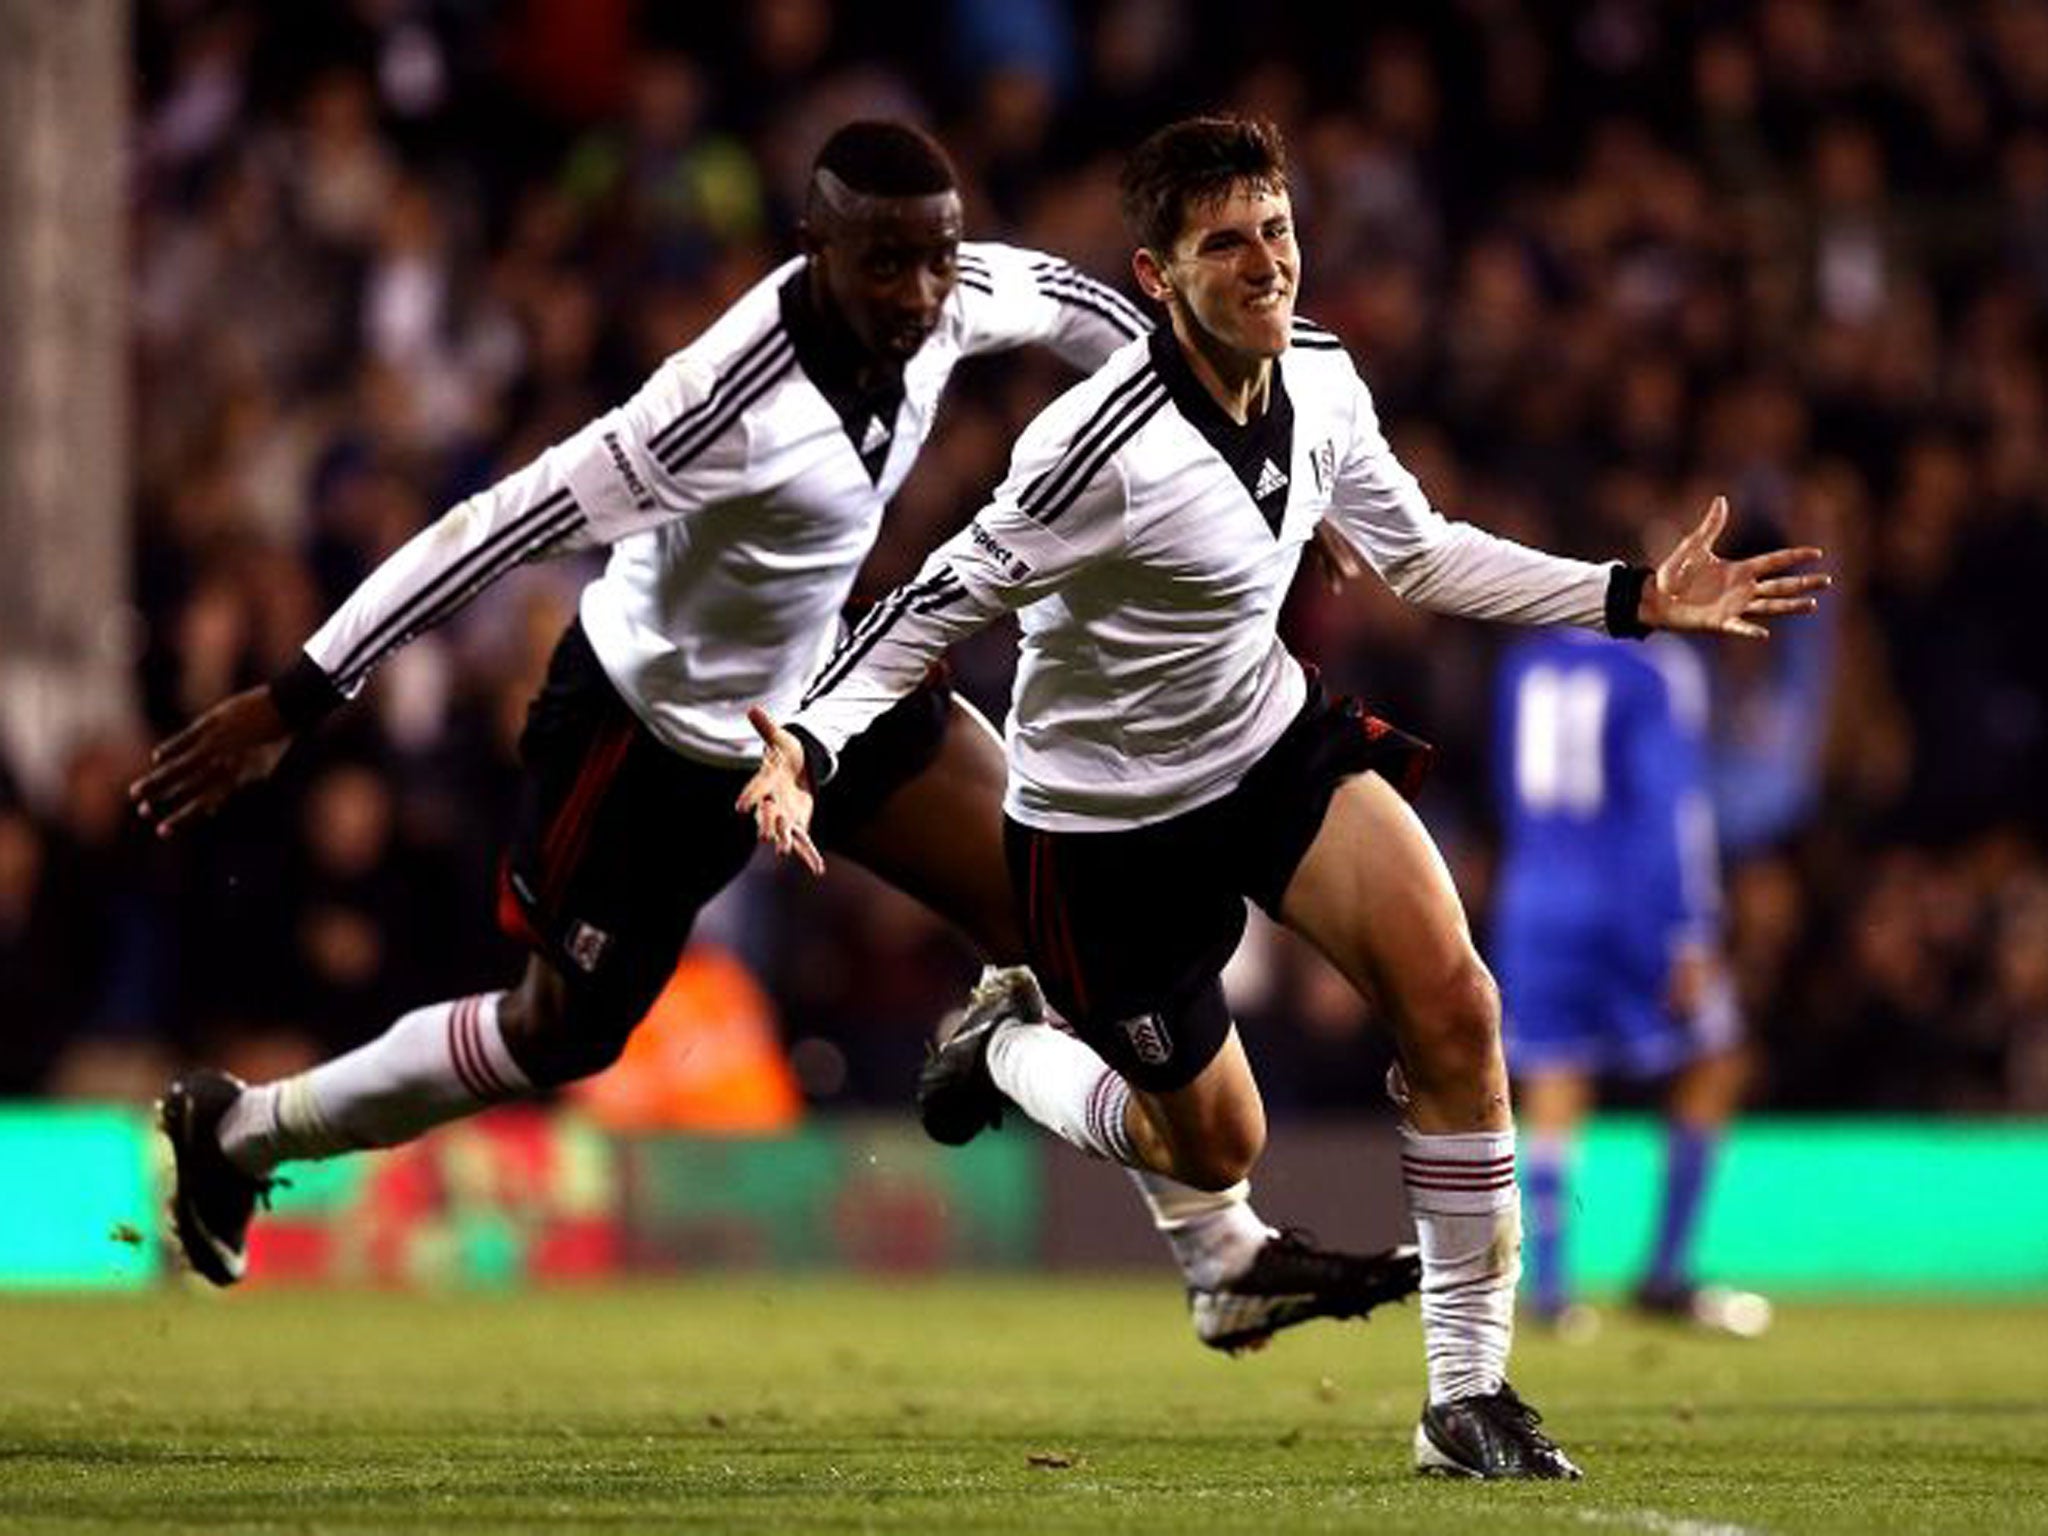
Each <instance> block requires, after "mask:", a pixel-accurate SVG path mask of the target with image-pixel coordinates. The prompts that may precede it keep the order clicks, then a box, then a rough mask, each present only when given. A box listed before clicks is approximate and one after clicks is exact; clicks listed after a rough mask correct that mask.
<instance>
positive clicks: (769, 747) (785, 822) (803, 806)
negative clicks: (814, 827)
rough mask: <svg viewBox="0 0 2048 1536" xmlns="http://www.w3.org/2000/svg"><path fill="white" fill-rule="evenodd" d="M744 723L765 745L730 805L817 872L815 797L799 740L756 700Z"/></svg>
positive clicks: (821, 863) (820, 865) (765, 838)
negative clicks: (813, 833)
mask: <svg viewBox="0 0 2048 1536" xmlns="http://www.w3.org/2000/svg"><path fill="white" fill-rule="evenodd" d="M747 723H748V724H749V725H751V726H752V727H753V728H754V731H755V734H757V735H758V736H759V737H760V738H761V740H762V742H763V743H764V744H765V749H764V750H763V751H762V753H761V766H760V767H759V768H756V769H755V770H754V776H753V777H752V778H751V779H749V780H747V787H746V788H745V789H743V790H741V791H740V798H739V801H738V803H737V805H736V806H735V807H734V809H736V810H738V811H739V812H740V813H741V814H742V815H747V814H752V816H753V818H754V831H755V832H756V833H757V834H758V835H759V837H760V839H761V841H762V842H764V843H766V844H768V846H769V847H771V848H773V849H774V850H775V851H776V852H777V853H779V854H782V855H784V856H785V857H787V856H788V855H790V854H794V855H796V857H797V858H798V859H800V860H802V861H803V866H804V868H806V869H808V870H809V871H810V872H811V873H812V874H814V875H822V874H823V873H825V860H824V857H823V855H821V854H820V853H819V852H818V845H817V844H816V843H814V842H812V841H811V808H812V806H813V805H814V804H815V803H816V796H814V795H813V794H812V793H811V789H810V775H809V772H808V769H807V767H806V765H805V763H804V744H803V743H802V742H800V741H798V740H797V739H796V737H794V736H792V735H791V734H790V733H789V732H788V731H785V730H784V729H783V728H782V727H781V726H779V725H777V724H776V723H775V722H774V721H773V720H771V719H770V718H769V717H768V711H767V710H765V709H763V708H761V706H760V705H758V704H756V705H755V706H754V707H753V708H752V709H749V710H748V711H747Z"/></svg>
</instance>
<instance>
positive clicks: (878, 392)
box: [778, 266, 903, 483]
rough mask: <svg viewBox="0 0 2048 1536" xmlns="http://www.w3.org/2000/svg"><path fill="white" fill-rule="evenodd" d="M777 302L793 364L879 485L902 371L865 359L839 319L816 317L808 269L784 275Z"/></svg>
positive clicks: (893, 435)
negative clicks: (815, 388)
mask: <svg viewBox="0 0 2048 1536" xmlns="http://www.w3.org/2000/svg"><path fill="white" fill-rule="evenodd" d="M778 298H779V300H780V302H781V306H782V326H783V329H784V330H786V331H788V332H789V339H790V343H791V344H792V345H793V346H794V347H795V348H796V361H797V366H798V367H799V368H801V369H803V371H804V374H805V376H806V377H807V378H809V379H810V381H811V382H812V383H813V384H815V385H817V386H818V393H819V394H821V395H823V396H824V397H825V400H826V402H827V403H828V404H829V405H830V406H831V407H832V409H833V411H834V412H835V413H836V414H837V415H838V417H839V424H840V425H841V426H842V427H844V428H845V429H846V435H847V437H848V439H849V440H851V442H852V443H853V451H854V452H855V453H857V454H858V455H860V462H861V466H862V467H863V468H864V469H866V470H867V472H868V479H869V480H870V481H871V482H875V483H879V482H880V480H881V478H882V466H883V465H884V464H886V463H888V461H889V447H890V445H891V444H892V443H894V442H895V440H896V412H897V411H898V410H899V409H900V408H901V407H902V405H903V370H902V369H901V368H897V367H894V366H892V365H890V364H888V363H886V362H882V361H880V360H878V359H876V358H874V357H872V356H870V355H869V353H868V351H867V349H866V348H865V347H863V346H862V345H861V344H860V343H859V342H858V341H856V340H854V336H853V332H852V331H850V330H848V329H847V326H846V322H845V321H843V320H841V319H840V318H839V317H838V316H836V315H825V314H821V313H819V310H818V306H817V304H816V303H815V302H814V301H813V299H812V298H811V272H810V268H809V267H808V266H803V267H799V268H797V269H796V271H794V272H792V273H791V274H790V275H789V279H788V281H786V282H785V283H783V285H782V290H781V293H780V294H779V295H778Z"/></svg>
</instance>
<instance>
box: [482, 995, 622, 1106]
mask: <svg viewBox="0 0 2048 1536" xmlns="http://www.w3.org/2000/svg"><path fill="white" fill-rule="evenodd" d="M641 1011H644V1010H641ZM638 1019H639V1012H632V1013H631V1014H630V1016H628V1015H627V1012H626V1010H623V1009H621V1008H618V1007H615V1006H607V1005H606V1004H605V1003H604V1002H603V1001H602V1000H601V999H596V998H592V997H588V996H578V995H576V994H574V993H572V992H571V991H570V989H569V988H568V987H567V985H566V984H564V983H563V981H562V980H561V978H560V977H559V976H557V975H556V974H555V973H554V972H553V971H552V970H549V969H547V968H546V967H543V966H539V965H535V966H533V967H531V968H530V969H529V970H528V972H527V976H526V979H525V980H524V981H522V982H521V983H520V985H519V986H517V987H515V988H513V989H512V990H511V991H509V992H507V993H506V994H505V995H504V997H503V998H502V999H501V1000H500V1002H499V1004H498V1023H499V1028H500V1029H501V1030H502V1031H503V1033H504V1036H505V1044H506V1047H507V1048H508V1049H509V1050H510V1051H511V1052H512V1059H513V1060H514V1061H516V1062H518V1064H519V1067H520V1070H521V1071H523V1072H524V1073H525V1074H526V1077H527V1080H528V1081H529V1082H531V1083H532V1084H533V1085H534V1087H536V1088H543V1089H545V1088H559V1087H561V1086H562V1085H563V1084H565V1083H573V1082H575V1081H576V1080H577V1079H578V1078H583V1077H589V1076H591V1075H592V1074H593V1073H597V1072H602V1071H603V1070H604V1069H605V1068H607V1067H609V1066H610V1065H611V1064H612V1063H613V1062H615V1061H617V1060H618V1059H619V1055H620V1053H621V1052H623V1051H624V1050H625V1048H626V1039H627V1037H628V1036H629V1035H630V1034H632V1032H633V1025H634V1024H635V1023H636V1022H637V1021H638Z"/></svg>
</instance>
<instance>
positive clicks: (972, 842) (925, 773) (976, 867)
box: [840, 698, 1024, 965]
mask: <svg viewBox="0 0 2048 1536" xmlns="http://www.w3.org/2000/svg"><path fill="white" fill-rule="evenodd" d="M1003 784H1004V768H1003V744H1002V740H1001V738H1000V737H998V736H997V735H996V733H995V729H994V728H993V727H992V726H990V724H989V723H988V721H987V720H986V719H984V718H983V717H982V715H981V714H980V712H979V711H977V710H975V709H974V708H973V707H972V706H971V705H968V704H966V703H964V702H962V701H961V700H960V699H958V698H955V699H953V700H952V701H951V704H950V707H949V710H948V713H947V717H946V734H945V738H944V740H943V741H942V742H941V743H940V746H939V750H938V753H937V755H936V756H934V757H933V758H932V760H931V762H929V763H928V764H926V765H925V767H924V768H923V769H922V770H921V771H920V772H919V773H918V774H917V776H916V777H914V778H912V779H910V780H908V781H906V782H905V783H904V784H903V785H902V786H901V787H900V788H898V789H897V790H896V791H895V792H894V793H893V794H891V795H890V796H889V798H888V799H886V800H884V801H883V802H882V804H881V806H880V808H879V809H878V810H877V811H876V812H875V813H874V815H872V816H870V817H868V818H867V820H866V821H864V822H862V823H861V825H860V826H859V828H857V829H856V830H855V831H853V832H852V833H850V834H848V835H847V836H845V837H844V838H842V839H841V844H840V845H841V847H842V848H843V849H844V851H845V852H846V853H847V854H849V855H850V856H851V857H853V858H854V859H856V860H858V861H859V862H860V863H861V864H862V865H864V866H865V867H866V868H868V869H870V870H872V871H874V873H876V874H878V875H880V876H881V877H882V878H883V879H884V880H887V881H888V882H889V883H890V884H891V885H893V886H895V887H896V888H897V889H898V890H901V891H904V892H906V893H907V894H909V895H911V896H914V897H916V898H917V899H918V900H919V901H921V902H923V903H924V904H925V905H926V906H928V907H930V908H931V909H932V910H933V911H934V912H936V913H938V914H939V915H940V916H941V917H943V918H945V919H946V920H947V921H948V922H950V923H953V924H954V925H955V926H957V927H958V928H960V929H961V930H962V931H963V932H964V933H965V934H966V935H967V937H968V939H969V940H970V941H971V942H972V943H973V944H974V946H975V948H976V949H977V950H979V951H980V952H981V955H982V957H983V958H984V959H986V960H988V961H990V962H991V963H993V964H996V965H1014V964H1018V963H1021V962H1022V961H1023V959H1024V934H1023V929H1022V926H1021V925H1020V924H1019V922H1018V918H1017V913H1016V908H1015V903H1014V899H1013V897H1012V895H1011V891H1010V880H1009V874H1008V872H1007V871H1006V870H1005V868H1004V864H1003Z"/></svg>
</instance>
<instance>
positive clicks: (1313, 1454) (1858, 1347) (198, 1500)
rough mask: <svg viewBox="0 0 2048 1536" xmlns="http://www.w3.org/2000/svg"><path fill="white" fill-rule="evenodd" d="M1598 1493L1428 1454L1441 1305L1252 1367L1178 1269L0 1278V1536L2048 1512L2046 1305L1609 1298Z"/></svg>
mask: <svg viewBox="0 0 2048 1536" xmlns="http://www.w3.org/2000/svg"><path fill="white" fill-rule="evenodd" d="M1516 1377H1517V1380H1518V1382H1519V1384H1520V1385H1521V1387H1522V1388H1523V1390H1524V1392H1525V1394H1526V1395H1527V1396H1529V1397H1530V1398H1531V1400H1533V1401H1535V1402H1537V1403H1538V1404H1540V1405H1541V1406H1542V1408H1543V1409H1544V1411H1545V1413H1546V1414H1547V1415H1548V1418H1547V1425H1548V1427H1549V1428H1551V1429H1553V1430H1554V1431H1555V1432H1556V1434H1557V1436H1558V1438H1559V1439H1560V1440H1561V1441H1562V1442H1563V1443H1564V1444H1565V1445H1566V1446H1567V1447H1568V1448H1569V1449H1570V1450H1571V1451H1572V1452H1573V1454H1574V1455H1576V1456H1577V1457H1578V1458H1579V1459H1580V1461H1581V1462H1582V1463H1583V1464H1584V1466H1585V1467H1586V1469H1587V1473H1588V1480H1587V1481H1586V1482H1585V1483H1583V1484H1580V1485H1577V1486H1559V1485H1549V1486H1534V1485H1530V1486H1495V1487H1475V1486H1471V1485H1453V1484H1445V1483H1437V1482H1429V1481H1424V1480H1421V1479H1418V1478H1416V1477H1414V1476H1413V1475H1411V1473H1410V1472H1409V1470H1408V1437H1409V1434H1410V1431H1411V1429H1412V1427H1413V1424H1414V1418H1415V1411H1416V1407H1417V1403H1418V1401H1419V1397H1420V1392H1421V1356H1420V1342H1419V1334H1418V1329H1417V1326H1416V1321H1415V1315H1414V1311H1413V1309H1412V1307H1411V1308H1407V1309H1401V1310H1398V1311H1395V1312H1392V1313H1389V1314H1385V1315H1382V1316H1380V1317H1376V1318H1375V1319H1374V1320H1373V1321H1372V1322H1371V1323H1369V1324H1365V1325H1359V1324H1345V1325H1331V1324H1318V1325H1313V1326H1311V1327H1308V1328H1305V1329H1302V1330H1298V1331H1296V1332H1294V1333H1292V1334H1289V1335H1286V1336H1283V1337H1282V1338H1281V1339H1279V1340H1278V1341H1277V1342H1276V1343H1275V1344H1274V1346H1273V1347H1272V1348H1271V1349H1269V1350H1267V1351H1266V1352H1265V1353H1264V1354H1262V1355H1258V1356H1254V1357H1251V1358H1248V1359H1245V1360H1239V1361H1230V1360H1225V1359H1223V1358H1221V1357H1217V1356H1214V1355H1211V1354H1210V1353H1209V1352H1208V1351H1205V1350H1201V1349H1199V1348H1197V1346H1196V1345H1195V1344H1194V1342H1193V1336H1192V1334H1191V1333H1190V1332H1189V1331H1188V1328H1187V1325H1186V1322H1185V1319H1184V1317H1183V1315H1182V1313H1181V1311H1180V1307H1179V1302H1178V1297H1177V1295H1176V1293H1175V1291H1174V1289H1173V1288H1172V1286H1171V1285H1170V1284H1169V1283H1168V1282H1167V1281H1166V1280H1165V1279H1164V1278H1163V1277H1162V1278H1161V1279H1159V1280H1158V1281H1154V1282H1149V1283H1148V1282H1143V1281H1136V1280H1133V1281H1121V1280H1119V1281H1114V1282H1077V1281H1068V1280H1030V1279H1005V1280H945V1281H923V1280H904V1281H901V1282H887V1283H884V1282H851V1281H822V1280H821V1281H802V1280H790V1279H783V1278H777V1279H769V1278H764V1277H760V1276H752V1275H747V1276H733V1277H727V1278H724V1279H720V1280H704V1281H698V1282H691V1283H687V1284H676V1285H667V1286H650V1287H643V1288H633V1289H616V1290H612V1289H607V1290H588V1291H565V1292H554V1293H550V1294H538V1295H536V1294H518V1295H509V1294H508V1295H491V1296H482V1297H475V1296H452V1295H444V1296H434V1297H417V1296H401V1295H389V1294H363V1293H357V1292H300V1293H285V1292H272V1293H267V1294H266V1293H262V1292H254V1293H249V1294H235V1295H230V1296H224V1297H220V1296H213V1295H210V1294H196V1293H194V1294H188V1293H186V1292H184V1291H182V1290H173V1291H170V1292H166V1293H162V1294H158V1295H154V1296H150V1297H144V1298H123V1299H85V1298H67V1297H48V1298H28V1297H20V1296H16V1297H12V1298H5V1299H0V1531H7V1532H14V1531H35V1532H42V1531H102V1530H123V1531H129V1530H133V1531H151V1532H157V1531H185V1530H189V1531H223V1530H225V1531H250V1532H258V1531H261V1532H295V1533H297V1532H304V1533H311V1532H324V1531H334V1532H343V1531H347V1532H358V1531H468V1532H486V1531H513V1530H525V1531H549V1532H554V1531H603V1532H623V1531H638V1530H647V1531H678V1530H702V1531H729V1532H767V1531H777V1532H780V1531H835V1532H853V1531H874V1532H899V1531H900V1532H949V1533H950V1532H984V1531H1018V1532H1034V1533H1036V1532H1069V1531H1071V1532H1087V1533H1090V1536H1102V1533H1115V1532H1132V1533H1138V1532H1143V1533H1146V1536H1171V1533H1179V1532H1198V1533H1201V1536H1211V1533H1223V1532H1235V1531H1244V1532H1257V1533H1260V1536H1293V1533H1297V1532H1319V1531H1363V1532H1372V1533H1374V1536H1402V1533H1408V1532H1450V1533H1456V1536H1479V1533H1487V1532H1504V1533H1505V1532H1514V1533H1522V1532H1553V1531H1556V1532H1567V1531H1568V1532H1578V1533H1582V1536H1583V1533H1587V1532H1593V1533H1600V1532H1616V1533H1628V1532H1646V1533H1651V1536H1751V1533H1758V1536H1760V1533H1765V1532H1769V1533H1786V1536H1790V1533H1798V1532H1843V1533H1857V1536H1862V1533H1870V1532H1951V1531H1953V1532H1970V1533H1973V1536H1984V1533H1991V1532H2013V1531H2042V1532H2048V1301H2044V1302H2042V1303H2039V1304H2032V1305H2029V1304H2018V1303H2016V1304H1997V1305H1994V1304H1982V1303H1979V1304H1956V1305H1940V1304H1926V1305H1914V1306H1902V1305H1876V1304H1869V1305H1864V1304H1855V1305H1851V1304H1841V1305H1821V1304H1817V1303H1806V1304H1792V1305H1787V1306H1784V1307H1782V1308H1781V1311H1780V1317H1779V1323H1778V1327H1777V1329H1776V1330H1775V1332H1774V1333H1773V1334H1772V1335H1771V1336H1770V1337H1769V1338H1768V1339H1766V1340H1764V1341H1763V1342H1761V1343H1757V1344H1738V1343H1724V1342H1715V1341H1709V1340H1701V1339H1693V1338H1685V1337H1681V1336H1679V1335H1677V1334H1675V1333H1672V1332H1669V1331H1667V1330H1664V1329H1660V1328H1653V1327H1648V1326H1644V1325H1640V1324H1637V1323H1634V1322H1630V1321H1625V1320H1621V1319H1618V1318H1614V1317H1611V1316H1610V1318H1609V1320H1608V1327H1607V1328H1606V1330H1605V1331H1604V1332H1603V1333H1602V1334H1601V1335H1600V1337H1599V1338H1598V1339H1597V1340H1595V1341H1594V1342H1593V1343H1591V1344H1584V1345H1567V1344H1563V1343H1558V1342H1554V1341H1549V1340H1544V1339H1536V1338H1529V1339H1525V1340H1524V1341H1523V1342H1522V1344H1521V1346H1520V1348H1519V1350H1518V1353H1517V1360H1516Z"/></svg>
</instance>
